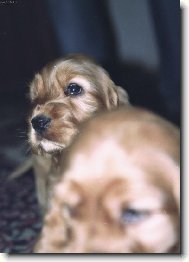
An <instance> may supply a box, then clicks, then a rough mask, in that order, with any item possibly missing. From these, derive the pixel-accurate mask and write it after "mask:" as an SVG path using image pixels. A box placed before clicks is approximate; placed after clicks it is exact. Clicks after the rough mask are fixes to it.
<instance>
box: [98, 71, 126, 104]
mask: <svg viewBox="0 0 189 262" xmlns="http://www.w3.org/2000/svg"><path fill="white" fill-rule="evenodd" d="M98 71H99V80H100V85H101V86H102V88H103V90H102V91H103V94H102V95H103V96H104V102H105V104H106V107H107V108H108V109H112V108H114V107H117V106H118V105H119V104H129V101H128V95H127V93H126V91H125V90H124V89H123V88H122V87H120V86H116V85H115V83H114V82H113V81H112V80H111V78H110V76H109V74H108V73H107V72H106V70H104V69H103V68H101V67H99V70H98Z"/></svg>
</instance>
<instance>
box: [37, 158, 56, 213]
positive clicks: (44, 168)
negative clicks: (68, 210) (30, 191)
mask: <svg viewBox="0 0 189 262" xmlns="http://www.w3.org/2000/svg"><path fill="white" fill-rule="evenodd" d="M33 163H34V165H33V168H34V173H35V183H36V189H37V190H36V192H37V198H38V202H39V204H40V207H41V208H42V213H43V214H44V212H45V210H46V208H47V199H48V176H49V172H50V169H51V164H52V160H51V158H45V157H43V156H37V155H34V156H33Z"/></svg>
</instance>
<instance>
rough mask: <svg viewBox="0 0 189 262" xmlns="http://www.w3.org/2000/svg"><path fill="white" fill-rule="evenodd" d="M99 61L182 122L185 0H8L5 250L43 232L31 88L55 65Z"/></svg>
mask: <svg viewBox="0 0 189 262" xmlns="http://www.w3.org/2000/svg"><path fill="white" fill-rule="evenodd" d="M74 52H81V53H84V54H88V55H91V56H93V57H94V58H96V60H97V61H98V62H99V63H100V64H101V65H102V66H103V67H105V68H106V69H107V70H108V72H109V73H110V75H111V77H112V79H113V80H114V82H115V83H116V84H118V85H121V86H122V87H124V88H125V89H126V90H127V92H128V94H129V97H130V101H131V103H132V104H134V105H139V106H144V107H146V108H148V109H150V110H153V111H155V112H156V113H158V114H160V115H162V116H164V117H165V118H166V119H168V120H170V121H171V122H173V123H175V124H176V125H178V126H179V124H180V1H178V0H46V1H45V0H30V1H29V0H27V1H26V0H25V1H24V0H22V1H21V0H17V1H16V0H15V1H13V0H12V1H11V0H10V1H8V0H4V1H3V0H0V165H1V167H0V199H1V201H0V210H1V213H0V232H1V233H2V234H1V235H0V252H10V253H20V252H21V253H28V252H30V251H31V246H32V243H33V242H32V241H34V240H35V237H36V234H37V233H38V232H39V229H40V216H39V212H38V207H37V203H36V197H35V189H34V183H33V176H32V173H31V172H30V173H28V174H27V175H26V176H23V177H21V178H19V179H17V180H16V181H14V182H7V176H8V174H9V173H10V172H11V171H12V170H13V168H14V167H15V166H17V165H18V164H19V163H21V162H22V161H23V160H24V159H25V157H26V155H27V154H29V146H28V144H27V124H26V121H25V119H26V118H27V114H28V111H29V100H28V98H27V93H28V91H29V87H28V86H29V83H30V82H31V80H32V78H33V76H34V74H35V73H36V72H38V70H40V69H41V68H42V67H43V66H44V65H45V64H46V63H47V62H49V61H51V60H53V59H56V58H58V57H63V56H65V55H67V54H69V53H74Z"/></svg>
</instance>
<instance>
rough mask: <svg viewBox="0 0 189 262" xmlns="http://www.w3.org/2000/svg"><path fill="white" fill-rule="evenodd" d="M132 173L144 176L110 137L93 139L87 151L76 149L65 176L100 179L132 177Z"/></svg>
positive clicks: (79, 178) (80, 178)
mask: <svg viewBox="0 0 189 262" xmlns="http://www.w3.org/2000/svg"><path fill="white" fill-rule="evenodd" d="M114 153H115V154H114ZM132 174H136V175H138V176H139V177H143V176H144V174H143V172H141V169H139V168H138V167H137V166H135V164H134V162H133V159H132V157H131V156H130V154H129V153H128V152H127V151H126V150H125V149H123V148H122V147H120V145H119V143H118V142H116V141H115V139H113V138H111V137H110V138H107V139H105V140H101V141H99V142H97V143H96V141H95V147H93V145H92V146H91V148H87V153H86V152H84V151H80V150H78V151H77V152H76V153H75V154H73V155H72V158H70V163H69V168H68V170H67V172H66V174H65V176H68V177H72V178H74V179H76V180H82V179H83V180H87V179H97V180H99V181H101V180H102V178H103V177H104V176H106V177H110V178H111V177H114V176H115V175H116V176H119V177H120V178H125V177H131V178H132V177H133V175H132Z"/></svg>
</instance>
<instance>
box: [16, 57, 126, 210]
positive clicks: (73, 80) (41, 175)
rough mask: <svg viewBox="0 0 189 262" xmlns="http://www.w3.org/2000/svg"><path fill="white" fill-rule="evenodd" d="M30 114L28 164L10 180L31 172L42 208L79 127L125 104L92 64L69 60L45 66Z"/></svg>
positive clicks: (122, 95)
mask: <svg viewBox="0 0 189 262" xmlns="http://www.w3.org/2000/svg"><path fill="white" fill-rule="evenodd" d="M30 99H31V102H32V104H33V110H32V113H31V116H30V117H29V127H30V131H29V142H30V145H31V147H32V150H33V153H34V155H33V159H32V160H31V159H29V160H28V161H26V163H25V165H23V166H21V169H19V170H17V172H16V173H14V174H13V177H14V176H17V175H18V174H19V173H22V172H25V171H26V170H27V169H28V168H29V167H31V165H33V167H34V171H35V176H36V185H37V194H38V199H39V203H40V205H41V207H42V208H43V209H45V208H46V202H47V199H48V195H49V193H50V188H51V185H52V184H53V183H54V181H56V178H57V176H56V174H57V169H58V168H59V157H60V155H61V153H62V151H63V150H64V149H65V148H66V147H67V146H68V145H69V144H70V142H71V141H72V139H73V137H74V136H75V135H76V134H77V132H78V125H79V123H81V122H82V121H84V120H86V119H87V118H89V117H91V116H92V115H94V114H95V113H96V112H99V111H103V110H111V109H113V108H115V107H117V106H118V105H120V104H127V103H128V98H127V93H126V92H125V91H124V90H123V89H122V88H121V87H119V86H116V85H115V84H114V83H113V81H112V80H111V79H110V77H109V75H108V73H107V72H106V71H105V70H104V69H103V68H102V67H100V66H99V65H97V64H96V63H95V62H93V61H92V60H91V59H89V58H88V57H86V56H82V55H72V56H69V57H66V58H65V59H62V60H59V61H55V62H54V63H51V64H49V65H47V66H45V67H44V68H43V69H42V71H41V72H40V73H38V74H36V76H35V78H34V80H33V82H32V84H31V87H30Z"/></svg>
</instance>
